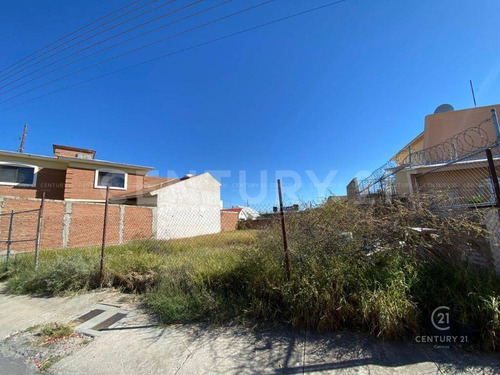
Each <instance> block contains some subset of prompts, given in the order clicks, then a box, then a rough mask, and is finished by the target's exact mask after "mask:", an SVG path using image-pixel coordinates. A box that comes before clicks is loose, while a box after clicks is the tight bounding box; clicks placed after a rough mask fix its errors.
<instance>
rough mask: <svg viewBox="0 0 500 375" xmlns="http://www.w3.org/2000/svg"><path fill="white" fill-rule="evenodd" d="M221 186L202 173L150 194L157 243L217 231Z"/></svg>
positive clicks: (210, 176)
mask: <svg viewBox="0 0 500 375" xmlns="http://www.w3.org/2000/svg"><path fill="white" fill-rule="evenodd" d="M220 187H221V184H220V183H219V181H217V180H216V179H215V178H214V177H213V176H212V175H211V174H209V173H203V174H201V175H198V176H192V177H189V178H187V179H181V180H180V181H178V182H176V183H174V184H172V185H169V186H165V187H163V188H160V189H158V190H155V191H153V192H151V195H155V196H156V197H157V206H156V207H157V208H156V210H157V212H156V213H157V216H156V220H155V221H156V228H155V229H156V231H155V232H156V234H155V237H156V238H157V239H162V240H169V239H173V238H187V237H195V236H200V235H204V234H212V233H218V232H220V231H221V216H220Z"/></svg>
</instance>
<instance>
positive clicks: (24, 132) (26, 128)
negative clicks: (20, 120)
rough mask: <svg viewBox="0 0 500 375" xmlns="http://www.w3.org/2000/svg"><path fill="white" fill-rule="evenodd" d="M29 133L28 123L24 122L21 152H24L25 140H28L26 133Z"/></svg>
mask: <svg viewBox="0 0 500 375" xmlns="http://www.w3.org/2000/svg"><path fill="white" fill-rule="evenodd" d="M27 133H28V124H24V130H23V135H22V136H21V146H20V147H19V152H20V153H21V154H22V153H23V150H24V141H25V140H26V134H27Z"/></svg>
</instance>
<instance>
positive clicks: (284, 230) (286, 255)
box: [278, 179, 290, 281]
mask: <svg viewBox="0 0 500 375" xmlns="http://www.w3.org/2000/svg"><path fill="white" fill-rule="evenodd" d="M278 195H279V199H280V215H281V230H282V232H283V248H284V250H285V270H286V279H287V280H288V281H290V257H289V255H288V243H287V241H286V226H285V210H284V208H283V197H282V195H281V180H279V179H278Z"/></svg>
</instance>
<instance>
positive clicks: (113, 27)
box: [0, 0, 177, 82]
mask: <svg viewBox="0 0 500 375" xmlns="http://www.w3.org/2000/svg"><path fill="white" fill-rule="evenodd" d="M156 1H158V0H153V1H151V2H150V3H148V4H145V5H143V6H142V7H144V6H146V5H149V4H151V3H154V2H156ZM175 1H177V0H170V1H168V2H166V3H165V4H162V5H159V6H157V7H155V8H151V9H149V10H147V11H146V12H143V13H140V14H138V15H136V16H134V17H132V18H129V19H127V20H124V21H122V22H120V23H117V24H116V25H113V26H111V27H108V28H107V29H104V30H102V31H100V32H98V33H96V34H94V35H91V36H89V37H87V38H85V39H83V40H80V41H78V42H76V43H73V44H71V45H69V46H68V47H65V48H63V49H62V50H59V51H57V52H55V53H53V54H51V55H49V56H47V57H44V58H43V59H41V60H39V61H37V62H35V63H33V64H31V65H28V66H27V67H25V68H23V69H21V70H19V71H18V72H16V73H13V74H11V75H9V76H8V77H5V78H3V79H1V80H0V82H3V81H5V80H7V79H9V78H11V77H13V76H15V75H16V74H19V73H21V72H24V71H25V70H26V69H29V68H31V67H33V66H35V65H38V64H40V63H41V62H42V61H45V60H47V59H50V58H51V57H53V56H56V55H58V54H60V53H61V52H64V51H66V50H68V49H70V48H72V47H74V46H77V45H79V44H81V43H83V42H86V41H87V40H90V39H92V38H95V37H96V36H98V35H101V34H104V33H106V32H108V31H109V30H113V29H115V28H117V27H118V26H121V25H123V24H125V23H127V22H130V21H133V20H135V19H137V18H139V17H142V16H143V15H145V14H148V13H151V12H154V11H156V10H158V9H160V8H162V7H164V6H167V5H170V4H172V3H173V2H175ZM134 11H135V10H134ZM120 17H122V16H120ZM109 22H111V21H108V23H109ZM100 27H101V26H99V27H97V28H96V29H98V28H100ZM93 30H94V29H93ZM78 38H79V36H77V37H75V38H72V39H70V40H69V41H67V42H65V43H63V45H64V44H67V43H69V42H71V41H73V40H75V39H78ZM59 47H60V46H58V47H54V48H52V49H50V50H48V51H46V52H44V53H43V54H41V55H40V56H38V57H41V56H42V55H45V54H46V53H49V52H51V51H53V50H54V49H57V48H59ZM33 60H36V58H35V59H31V60H28V61H27V62H25V63H24V64H22V65H20V66H19V67H18V68H17V69H19V68H20V67H22V66H24V65H26V64H27V63H29V62H31V61H33ZM14 70H15V69H14ZM7 74H8V73H7ZM2 77H3V76H2Z"/></svg>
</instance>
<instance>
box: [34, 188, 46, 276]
mask: <svg viewBox="0 0 500 375" xmlns="http://www.w3.org/2000/svg"><path fill="white" fill-rule="evenodd" d="M44 204H45V192H43V195H42V202H41V203H40V211H38V226H37V228H36V245H35V270H36V269H37V268H38V253H39V251H40V238H41V235H42V218H43V206H44Z"/></svg>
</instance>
